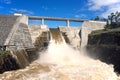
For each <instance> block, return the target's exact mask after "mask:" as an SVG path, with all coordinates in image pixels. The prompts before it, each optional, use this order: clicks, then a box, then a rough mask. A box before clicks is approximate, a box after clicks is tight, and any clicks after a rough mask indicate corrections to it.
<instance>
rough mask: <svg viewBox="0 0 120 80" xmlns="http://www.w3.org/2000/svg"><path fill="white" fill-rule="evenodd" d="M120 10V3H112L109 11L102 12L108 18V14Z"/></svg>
mask: <svg viewBox="0 0 120 80" xmlns="http://www.w3.org/2000/svg"><path fill="white" fill-rule="evenodd" d="M116 11H119V12H120V4H115V5H111V6H109V7H108V9H107V11H105V12H103V13H102V14H101V16H102V17H104V18H107V16H108V15H110V14H111V13H112V12H114V13H115V12H116Z"/></svg>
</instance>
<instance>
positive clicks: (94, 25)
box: [81, 21, 106, 48]
mask: <svg viewBox="0 0 120 80" xmlns="http://www.w3.org/2000/svg"><path fill="white" fill-rule="evenodd" d="M105 25H106V22H102V21H84V22H83V25H82V27H81V48H84V47H86V45H87V42H88V34H90V33H91V32H92V31H94V30H100V29H104V27H105Z"/></svg>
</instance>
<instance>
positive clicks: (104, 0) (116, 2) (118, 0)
mask: <svg viewBox="0 0 120 80" xmlns="http://www.w3.org/2000/svg"><path fill="white" fill-rule="evenodd" d="M87 5H88V9H89V10H90V11H102V13H101V14H100V16H102V17H104V18H107V16H108V15H110V14H111V13H112V12H116V11H119V12H120V0H88V4H87Z"/></svg>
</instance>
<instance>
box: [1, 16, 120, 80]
mask: <svg viewBox="0 0 120 80" xmlns="http://www.w3.org/2000/svg"><path fill="white" fill-rule="evenodd" d="M29 20H41V21H42V24H40V25H29V24H28V21H29ZM45 20H51V21H53V20H55V21H56V20H57V21H66V26H58V27H57V28H49V25H48V26H47V25H45V22H44V21H45ZM70 22H83V24H82V26H81V27H71V26H70ZM105 25H106V22H101V21H91V20H78V19H70V18H54V17H37V16H26V15H14V16H9V15H0V49H1V52H5V53H6V51H9V54H10V55H12V56H10V55H9V54H8V52H7V55H4V54H2V55H3V56H5V57H4V58H1V57H0V66H1V67H0V73H2V74H0V79H1V80H120V78H119V76H117V75H116V73H115V72H114V69H113V66H111V65H108V64H106V63H103V62H101V61H99V60H94V59H92V58H90V57H88V56H87V55H86V54H84V53H85V52H84V50H83V51H82V49H84V48H85V47H86V46H87V43H88V35H89V34H90V33H91V32H92V31H94V30H99V29H104V26H105ZM9 56H10V57H9ZM6 57H7V59H6ZM8 58H10V59H8ZM14 59H15V60H14ZM3 62H5V63H3ZM8 65H9V66H8ZM13 65H14V67H13ZM4 69H5V70H4ZM18 69H19V70H18ZM11 70H13V71H11Z"/></svg>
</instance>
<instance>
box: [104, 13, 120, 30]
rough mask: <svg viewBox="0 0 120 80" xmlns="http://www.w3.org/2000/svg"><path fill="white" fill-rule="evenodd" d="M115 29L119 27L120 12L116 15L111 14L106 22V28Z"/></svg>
mask: <svg viewBox="0 0 120 80" xmlns="http://www.w3.org/2000/svg"><path fill="white" fill-rule="evenodd" d="M109 22H110V23H109ZM116 27H120V12H118V11H117V12H116V13H111V14H110V15H109V16H108V21H107V25H106V28H116Z"/></svg>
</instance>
